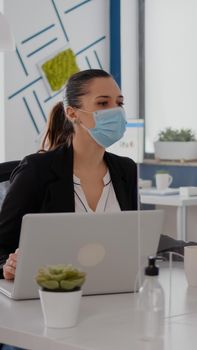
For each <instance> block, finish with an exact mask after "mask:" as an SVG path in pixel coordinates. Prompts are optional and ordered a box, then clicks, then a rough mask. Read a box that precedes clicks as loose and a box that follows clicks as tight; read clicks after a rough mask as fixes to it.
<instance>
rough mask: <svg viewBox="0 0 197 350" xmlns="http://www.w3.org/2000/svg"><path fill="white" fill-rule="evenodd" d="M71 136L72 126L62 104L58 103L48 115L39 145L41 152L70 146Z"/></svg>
mask: <svg viewBox="0 0 197 350" xmlns="http://www.w3.org/2000/svg"><path fill="white" fill-rule="evenodd" d="M73 134H74V128H73V124H72V123H71V121H70V120H69V119H68V118H67V116H66V113H65V110H64V105H63V102H58V103H57V104H56V105H55V106H54V107H53V109H52V111H51V113H50V115H49V121H48V127H47V130H46V133H45V135H44V138H43V141H42V144H41V147H42V149H41V151H44V150H47V151H49V150H53V149H55V148H57V147H59V146H62V145H65V144H70V143H71V141H72V136H73Z"/></svg>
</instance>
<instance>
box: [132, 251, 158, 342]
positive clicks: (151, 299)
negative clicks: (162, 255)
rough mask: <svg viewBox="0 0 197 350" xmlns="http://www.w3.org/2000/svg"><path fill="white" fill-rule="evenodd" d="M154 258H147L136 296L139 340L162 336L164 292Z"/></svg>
mask: <svg viewBox="0 0 197 350" xmlns="http://www.w3.org/2000/svg"><path fill="white" fill-rule="evenodd" d="M155 261H156V257H151V256H150V257H149V258H148V266H147V267H146V268H145V279H144V282H143V284H142V286H141V288H140V290H139V295H138V315H139V324H138V327H139V333H140V338H141V339H144V340H152V339H156V338H158V337H161V336H162V335H163V329H164V291H163V288H162V286H161V284H160V283H159V281H158V275H159V268H158V267H157V266H156V265H155Z"/></svg>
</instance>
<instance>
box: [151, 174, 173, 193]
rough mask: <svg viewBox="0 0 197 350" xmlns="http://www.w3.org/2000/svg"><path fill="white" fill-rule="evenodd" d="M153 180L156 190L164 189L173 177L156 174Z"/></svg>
mask: <svg viewBox="0 0 197 350" xmlns="http://www.w3.org/2000/svg"><path fill="white" fill-rule="evenodd" d="M155 180H156V188H157V189H158V190H166V189H167V188H168V187H169V186H170V185H171V183H172V180H173V177H172V176H171V175H169V174H156V175H155Z"/></svg>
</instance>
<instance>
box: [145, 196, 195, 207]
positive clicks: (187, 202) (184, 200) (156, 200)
mask: <svg viewBox="0 0 197 350" xmlns="http://www.w3.org/2000/svg"><path fill="white" fill-rule="evenodd" d="M140 202H141V203H143V204H155V205H157V204H158V205H169V206H176V207H181V206H191V205H197V196H191V197H182V196H180V195H179V194H175V195H160V196H159V195H152V194H143V193H142V194H140Z"/></svg>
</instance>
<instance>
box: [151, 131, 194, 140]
mask: <svg viewBox="0 0 197 350" xmlns="http://www.w3.org/2000/svg"><path fill="white" fill-rule="evenodd" d="M158 141H180V142H181V141H184V142H188V141H196V138H195V134H194V132H193V131H192V130H191V129H172V128H166V129H165V130H163V131H160V133H159V137H158Z"/></svg>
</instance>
